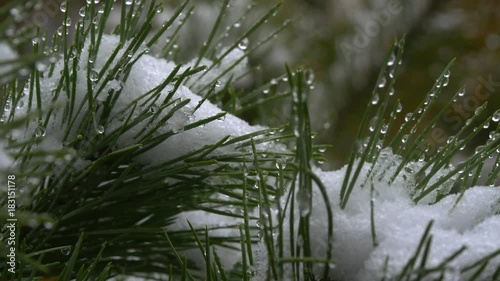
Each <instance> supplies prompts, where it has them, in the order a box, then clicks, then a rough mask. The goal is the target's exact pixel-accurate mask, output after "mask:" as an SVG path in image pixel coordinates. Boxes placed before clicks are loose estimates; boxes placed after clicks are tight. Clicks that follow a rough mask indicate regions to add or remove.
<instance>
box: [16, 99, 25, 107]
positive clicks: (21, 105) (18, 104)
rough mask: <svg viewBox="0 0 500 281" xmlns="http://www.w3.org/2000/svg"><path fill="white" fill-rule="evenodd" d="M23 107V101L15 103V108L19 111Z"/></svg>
mask: <svg viewBox="0 0 500 281" xmlns="http://www.w3.org/2000/svg"><path fill="white" fill-rule="evenodd" d="M23 106H24V101H23V100H20V101H19V102H17V105H16V108H17V109H21V108H22V107H23Z"/></svg>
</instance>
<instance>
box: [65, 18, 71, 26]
mask: <svg viewBox="0 0 500 281" xmlns="http://www.w3.org/2000/svg"><path fill="white" fill-rule="evenodd" d="M64 25H66V26H68V27H69V26H71V18H70V17H68V18H67V19H66V21H64Z"/></svg>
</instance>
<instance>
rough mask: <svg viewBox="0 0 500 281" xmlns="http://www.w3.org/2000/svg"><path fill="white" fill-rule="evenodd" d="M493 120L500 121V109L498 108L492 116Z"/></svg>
mask: <svg viewBox="0 0 500 281" xmlns="http://www.w3.org/2000/svg"><path fill="white" fill-rule="evenodd" d="M491 120H492V121H493V122H499V121H500V110H497V111H496V112H495V113H494V114H493V116H492V117H491Z"/></svg>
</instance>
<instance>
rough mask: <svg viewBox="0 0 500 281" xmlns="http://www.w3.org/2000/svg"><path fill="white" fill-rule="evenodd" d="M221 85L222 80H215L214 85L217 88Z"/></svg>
mask: <svg viewBox="0 0 500 281" xmlns="http://www.w3.org/2000/svg"><path fill="white" fill-rule="evenodd" d="M221 85H222V82H221V81H219V80H217V81H215V87H217V88H218V87H220V86H221Z"/></svg>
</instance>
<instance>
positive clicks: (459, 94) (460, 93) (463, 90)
mask: <svg viewBox="0 0 500 281" xmlns="http://www.w3.org/2000/svg"><path fill="white" fill-rule="evenodd" d="M458 96H459V97H463V96H465V88H463V89H461V90H460V92H458Z"/></svg>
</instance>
